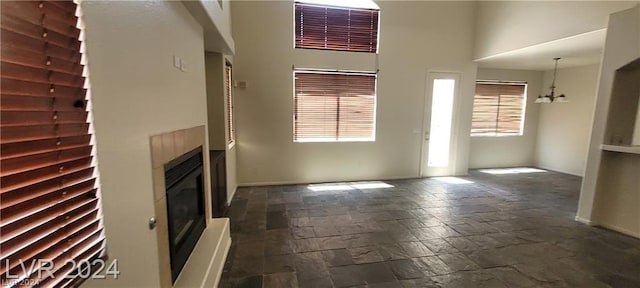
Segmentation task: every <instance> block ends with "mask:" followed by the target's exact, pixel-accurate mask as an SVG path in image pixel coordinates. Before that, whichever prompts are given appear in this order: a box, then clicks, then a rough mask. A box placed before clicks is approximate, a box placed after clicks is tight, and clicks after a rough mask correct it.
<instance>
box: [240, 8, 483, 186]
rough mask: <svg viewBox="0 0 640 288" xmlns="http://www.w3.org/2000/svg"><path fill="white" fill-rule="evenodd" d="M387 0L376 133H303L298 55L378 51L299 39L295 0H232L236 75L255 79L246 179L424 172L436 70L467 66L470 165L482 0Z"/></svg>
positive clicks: (341, 63)
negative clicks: (429, 86) (296, 90)
mask: <svg viewBox="0 0 640 288" xmlns="http://www.w3.org/2000/svg"><path fill="white" fill-rule="evenodd" d="M378 4H379V5H380V7H381V14H380V15H381V16H380V25H381V26H380V27H381V28H380V49H379V57H378V67H379V68H380V71H379V74H378V76H379V77H378V91H377V97H378V98H377V119H376V120H377V123H376V141H375V142H364V143H363V142H354V143H294V142H293V136H292V130H293V128H292V127H293V124H292V121H293V116H292V113H293V91H292V90H293V75H292V65H295V66H296V67H305V68H334V69H335V68H342V69H345V68H349V69H362V68H367V69H375V66H376V65H375V64H376V59H375V55H366V54H362V53H345V52H342V53H340V52H327V53H324V52H321V51H311V50H303V49H294V48H293V1H257V2H248V1H235V2H232V21H233V37H234V40H235V43H236V54H235V55H234V72H235V79H236V80H243V81H247V85H248V87H247V88H246V89H236V90H235V92H236V93H235V100H236V102H235V104H236V115H237V118H236V120H237V127H238V129H237V133H238V143H237V145H236V147H237V149H238V155H237V157H238V181H239V183H240V184H241V185H243V184H244V185H247V184H256V183H293V182H321V181H339V180H358V179H385V178H397V177H417V176H418V169H419V166H420V148H421V138H422V137H421V135H422V134H421V129H422V120H423V104H424V103H423V102H424V95H425V87H426V75H427V71H428V70H433V71H448V72H452V71H454V72H455V71H459V72H462V73H463V76H462V77H463V80H462V83H461V93H460V96H461V101H460V106H459V107H458V109H459V111H460V114H459V117H458V118H457V119H455V120H456V123H457V125H456V127H455V129H456V131H463V132H461V133H459V137H456V139H455V141H454V142H455V143H454V147H453V149H454V151H455V152H456V156H457V157H456V162H455V166H456V167H455V168H456V173H457V174H465V173H466V172H467V164H468V150H469V145H468V144H469V142H468V141H469V133H468V131H469V127H470V117H471V113H470V111H471V104H472V100H473V97H472V96H473V92H474V81H475V79H476V75H475V72H476V64H475V63H473V62H472V61H471V55H472V48H471V47H472V45H473V25H474V23H475V22H474V12H475V3H473V2H430V1H407V2H400V1H380V2H379V3H378ZM452 19H456V20H455V21H452ZM264 23H269V25H265V24H264ZM354 59H355V60H354ZM348 63H352V64H353V66H351V67H346V66H350V65H348ZM354 66H357V67H354ZM343 67H344V68H343Z"/></svg>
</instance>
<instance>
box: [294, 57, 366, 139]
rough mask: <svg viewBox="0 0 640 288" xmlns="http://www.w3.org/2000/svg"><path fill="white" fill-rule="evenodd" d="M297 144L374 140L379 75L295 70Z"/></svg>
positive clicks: (295, 131)
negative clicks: (377, 77)
mask: <svg viewBox="0 0 640 288" xmlns="http://www.w3.org/2000/svg"><path fill="white" fill-rule="evenodd" d="M294 75H295V95H294V106H295V107H294V118H295V119H294V133H293V138H294V141H297V142H311V141H372V140H374V138H375V103H376V75H375V74H361V73H333V72H331V73H330V72H313V71H300V70H298V71H295V73H294Z"/></svg>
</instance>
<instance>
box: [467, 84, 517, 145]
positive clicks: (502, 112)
mask: <svg viewBox="0 0 640 288" xmlns="http://www.w3.org/2000/svg"><path fill="white" fill-rule="evenodd" d="M525 90H526V84H524V83H513V84H512V83H508V84H505V83H486V82H482V83H477V84H476V95H475V97H474V100H473V116H472V123H471V136H510V135H522V121H523V118H524V104H525Z"/></svg>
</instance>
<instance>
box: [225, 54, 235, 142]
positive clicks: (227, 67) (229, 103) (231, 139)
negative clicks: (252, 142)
mask: <svg viewBox="0 0 640 288" xmlns="http://www.w3.org/2000/svg"><path fill="white" fill-rule="evenodd" d="M231 83H232V82H231V64H230V63H229V62H226V64H225V73H224V86H225V94H226V95H225V96H226V98H227V139H229V144H231V143H233V142H235V141H236V131H235V127H234V126H233V94H232V93H233V91H232V89H233V86H231Z"/></svg>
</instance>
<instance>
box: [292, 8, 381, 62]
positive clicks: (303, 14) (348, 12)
mask: <svg viewBox="0 0 640 288" xmlns="http://www.w3.org/2000/svg"><path fill="white" fill-rule="evenodd" d="M378 14H379V11H378V10H375V9H359V8H345V7H331V6H321V5H317V4H315V5H314V4H305V3H298V2H296V3H295V22H296V23H295V30H296V31H295V34H296V39H295V41H296V43H295V47H296V48H310V49H325V50H339V51H354V52H369V53H376V52H377V50H378Z"/></svg>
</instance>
